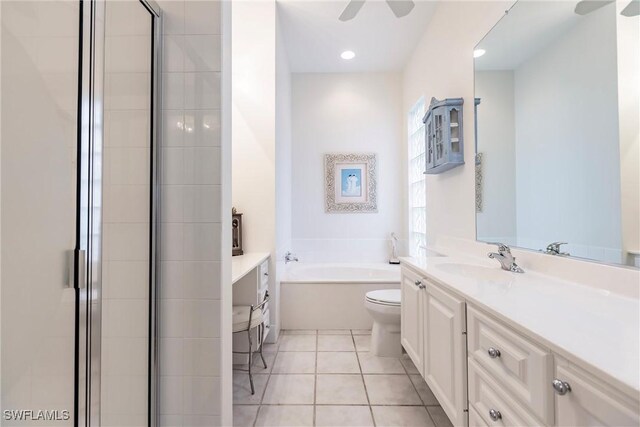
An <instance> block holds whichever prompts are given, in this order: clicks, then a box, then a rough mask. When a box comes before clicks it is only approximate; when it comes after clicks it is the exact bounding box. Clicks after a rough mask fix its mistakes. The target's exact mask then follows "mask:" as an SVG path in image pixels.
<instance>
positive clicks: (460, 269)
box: [436, 262, 513, 282]
mask: <svg viewBox="0 0 640 427" xmlns="http://www.w3.org/2000/svg"><path fill="white" fill-rule="evenodd" d="M436 268H438V269H440V270H442V271H443V272H445V273H449V274H456V275H458V276H463V277H468V278H470V279H477V280H485V281H487V280H490V281H495V282H508V281H510V280H512V279H513V277H512V276H511V273H509V272H507V271H503V270H502V269H500V268H497V267H485V266H483V265H476V264H463V263H457V262H448V263H443V264H438V265H437V266H436Z"/></svg>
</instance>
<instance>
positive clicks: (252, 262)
mask: <svg viewBox="0 0 640 427" xmlns="http://www.w3.org/2000/svg"><path fill="white" fill-rule="evenodd" d="M267 258H269V252H247V253H245V254H244V255H238V256H234V257H231V283H236V282H237V281H238V280H240V279H242V278H243V277H244V276H246V275H247V273H249V272H250V271H251V270H253V269H254V268H256V267H257V266H259V265H260V264H262V263H263V262H264V260H266V259H267Z"/></svg>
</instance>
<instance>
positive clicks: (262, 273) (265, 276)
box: [258, 260, 269, 287]
mask: <svg viewBox="0 0 640 427" xmlns="http://www.w3.org/2000/svg"><path fill="white" fill-rule="evenodd" d="M258 277H259V280H260V285H265V284H267V283H269V260H266V261H264V262H263V263H262V264H260V268H259V269H258ZM261 287H262V286H261Z"/></svg>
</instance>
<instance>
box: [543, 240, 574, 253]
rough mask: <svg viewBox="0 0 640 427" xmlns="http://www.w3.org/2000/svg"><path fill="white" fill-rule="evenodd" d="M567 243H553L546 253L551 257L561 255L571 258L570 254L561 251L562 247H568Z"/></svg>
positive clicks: (549, 245)
mask: <svg viewBox="0 0 640 427" xmlns="http://www.w3.org/2000/svg"><path fill="white" fill-rule="evenodd" d="M566 244H567V242H553V243H549V244H548V245H547V250H546V251H545V252H544V253H545V254H549V255H561V256H569V255H571V254H570V253H569V252H562V250H561V249H560V246H561V245H566Z"/></svg>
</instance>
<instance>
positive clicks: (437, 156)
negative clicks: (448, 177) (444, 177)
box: [422, 98, 464, 174]
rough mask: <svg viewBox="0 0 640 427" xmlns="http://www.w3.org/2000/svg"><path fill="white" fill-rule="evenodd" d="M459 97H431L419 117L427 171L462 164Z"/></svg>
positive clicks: (436, 172) (462, 148) (428, 172)
mask: <svg viewBox="0 0 640 427" xmlns="http://www.w3.org/2000/svg"><path fill="white" fill-rule="evenodd" d="M463 104H464V100H463V99H462V98H447V99H445V100H442V101H438V100H437V99H435V98H431V104H429V110H428V111H427V114H425V116H424V119H423V120H422V121H423V122H424V124H425V126H424V129H425V132H426V138H425V143H426V144H427V147H426V148H427V149H426V154H427V155H426V170H425V173H426V174H438V173H441V172H444V171H447V170H449V169H452V168H454V167H456V166H460V165H462V164H464V145H463V131H462V105H463Z"/></svg>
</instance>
